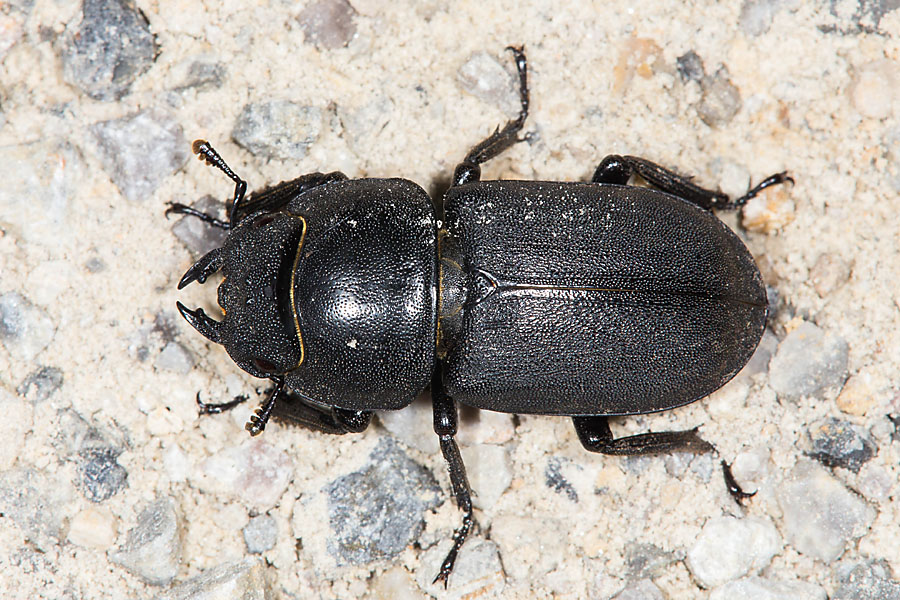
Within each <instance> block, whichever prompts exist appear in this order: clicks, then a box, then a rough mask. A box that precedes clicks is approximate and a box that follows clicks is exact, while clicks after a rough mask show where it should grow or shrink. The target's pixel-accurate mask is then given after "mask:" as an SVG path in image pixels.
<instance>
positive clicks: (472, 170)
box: [453, 46, 528, 185]
mask: <svg viewBox="0 0 900 600" xmlns="http://www.w3.org/2000/svg"><path fill="white" fill-rule="evenodd" d="M506 49H507V50H509V51H510V52H512V53H513V57H514V58H515V61H516V70H517V71H518V73H519V101H520V103H521V110H520V111H519V116H518V117H516V118H515V119H513V120H511V121H507V123H506V125H504V126H503V129H500V128H497V129H496V130H494V133H492V134H491V135H489V136H488V137H487V138H485V139H484V140H482V142H481V143H480V144H478V145H477V146H475V147H474V148H472V150H470V151H469V153H468V154H467V155H466V157H465V158H464V159H463V161H462V162H461V163H459V164H458V165H457V166H456V169H455V170H454V172H453V185H462V184H464V183H469V182H472V181H478V180H479V179H481V167H479V166H478V165H480V164H481V163H484V162H487V161H489V160H490V159H492V158H494V157H495V156H497V155H499V154H500V153H502V152H503V151H504V150H506V149H507V148H509V147H510V146H512V145H513V144H518V143H519V142H523V141H525V140H526V139H527V137H525V138H520V137H519V132H520V131H521V130H522V127H524V125H525V119H527V118H528V61H527V60H526V59H525V52H524V51H523V49H522V48H521V47H519V48H516V47H514V46H509V47H507V48H506Z"/></svg>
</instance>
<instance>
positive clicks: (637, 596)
mask: <svg viewBox="0 0 900 600" xmlns="http://www.w3.org/2000/svg"><path fill="white" fill-rule="evenodd" d="M612 600H666V597H665V595H664V594H663V593H662V590H660V589H659V588H658V587H656V584H655V583H653V582H652V581H651V580H649V579H641V580H639V581H632V582H631V583H629V584H628V585H627V586H626V587H625V589H623V590H622V591H621V592H619V593H618V594H616V595H615V596H613V597H612Z"/></svg>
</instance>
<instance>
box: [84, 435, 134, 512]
mask: <svg viewBox="0 0 900 600" xmlns="http://www.w3.org/2000/svg"><path fill="white" fill-rule="evenodd" d="M119 454H121V450H119V449H118V448H113V447H110V446H106V447H100V448H85V449H83V450H82V451H81V452H80V453H79V459H80V460H79V463H78V474H79V476H80V480H79V481H78V489H79V490H81V493H82V495H83V496H84V497H85V498H87V499H88V500H90V501H91V502H103V501H104V500H108V499H109V498H111V497H113V496H114V495H115V494H116V493H117V492H118V491H119V490H121V489H122V488H124V487H125V486H126V485H127V482H128V471H126V470H125V467H123V466H122V465H120V464H119V463H118V461H117V460H116V459H117V458H118V457H119Z"/></svg>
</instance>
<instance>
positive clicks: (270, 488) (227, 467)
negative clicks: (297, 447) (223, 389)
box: [192, 438, 294, 513]
mask: <svg viewBox="0 0 900 600" xmlns="http://www.w3.org/2000/svg"><path fill="white" fill-rule="evenodd" d="M293 474H294V464H293V461H291V458H290V456H288V455H287V454H286V453H285V452H283V451H282V450H279V449H278V448H276V447H275V446H273V445H271V444H269V443H268V442H266V441H265V440H262V439H256V438H255V439H248V440H246V441H244V442H243V443H241V444H240V445H238V446H232V447H231V448H225V449H224V450H221V451H219V452H217V453H216V454H215V455H213V456H211V457H209V458H208V459H206V460H205V461H204V462H203V464H202V465H201V469H200V472H199V477H197V478H196V481H195V483H196V484H197V485H199V486H200V487H201V489H203V490H204V491H208V492H212V493H219V494H225V495H227V496H231V497H233V498H237V499H239V500H241V501H242V502H243V503H244V504H246V505H247V506H248V507H250V508H252V509H254V510H256V511H257V512H260V513H262V512H266V511H267V510H269V509H270V508H272V507H273V506H275V504H277V503H278V500H279V499H280V498H281V495H282V494H283V493H284V491H285V490H286V489H287V486H288V484H289V483H290V481H291V477H292V476H293ZM192 475H193V473H192Z"/></svg>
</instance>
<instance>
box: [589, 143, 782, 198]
mask: <svg viewBox="0 0 900 600" xmlns="http://www.w3.org/2000/svg"><path fill="white" fill-rule="evenodd" d="M633 173H636V174H638V175H640V176H641V177H643V178H644V179H645V180H646V181H647V183H649V184H651V185H653V186H654V187H656V188H658V189H660V190H662V191H664V192H668V193H669V194H672V195H673V196H678V197H679V198H681V199H683V200H687V201H688V202H690V203H691V204H696V205H697V206H699V207H700V208H703V209H705V210H712V209H719V210H723V209H724V210H730V209H735V208H738V207H741V206H743V205H744V204H746V203H747V201H748V200H750V199H751V198H753V197H754V196H756V195H757V194H759V193H760V192H761V191H763V190H764V189H766V188H767V187H769V186H773V185H778V184H780V183H785V182H790V183H794V180H793V179H792V178H791V177H790V176H789V175H788V174H787V171H782V172H781V173H776V174H774V175H770V176H769V177H766V178H765V179H763V180H762V181H761V182H760V183H759V184H757V185H756V186H754V187H752V188H750V190H748V191H747V193H746V194H744V195H743V196H741V197H740V198H737V199H735V200H732V199H731V198H729V197H728V194H725V193H723V192H720V191H717V190H708V189H706V188H702V187H700V186H699V185H696V184H695V183H694V182H693V181H691V178H690V177H685V176H684V175H679V174H678V173H675V172H674V171H670V170H669V169H666V168H665V167H662V166H660V165H658V164H656V163H654V162H650V161H649V160H647V159H645V158H640V157H638V156H619V155H617V154H611V155H609V156H607V157H606V158H604V159H603V161H601V163H600V164H599V165H598V166H597V170H596V171H594V176H593V177H592V178H591V182H592V183H615V184H619V185H625V184H626V183H627V182H628V179H629V178H630V177H631V175H632V174H633Z"/></svg>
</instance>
